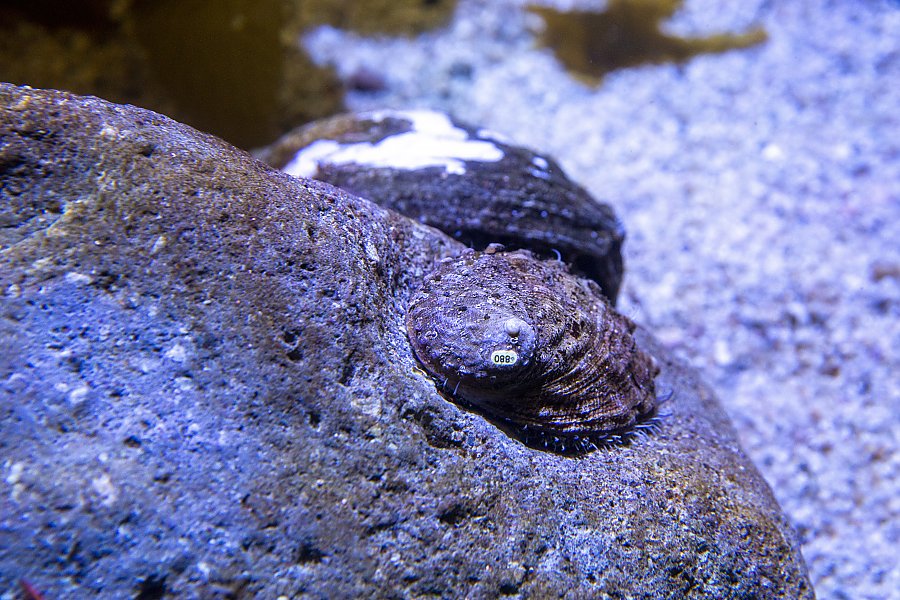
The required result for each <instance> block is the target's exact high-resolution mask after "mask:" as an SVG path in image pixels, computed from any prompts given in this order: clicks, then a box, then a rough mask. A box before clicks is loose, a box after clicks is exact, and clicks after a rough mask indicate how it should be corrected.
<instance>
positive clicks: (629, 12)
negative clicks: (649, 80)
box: [528, 0, 768, 83]
mask: <svg viewBox="0 0 900 600" xmlns="http://www.w3.org/2000/svg"><path fill="white" fill-rule="evenodd" d="M683 3H684V2H683V0H609V3H608V4H607V8H606V10H604V11H602V12H594V11H582V10H573V11H565V12H562V11H558V10H555V9H552V8H548V7H545V6H535V5H532V6H529V7H528V10H530V11H531V12H533V13H535V14H538V15H540V16H541V17H542V18H543V19H544V23H545V25H546V27H545V29H544V32H543V33H542V35H541V43H542V44H543V45H545V46H547V47H549V48H551V49H552V50H553V51H554V52H555V53H556V56H557V58H558V59H559V60H560V61H561V62H562V63H563V64H564V65H565V67H566V68H567V69H568V70H569V71H571V72H572V73H574V74H577V75H580V76H583V77H585V78H587V79H589V80H591V81H592V82H594V83H597V82H599V80H600V79H601V78H602V77H603V75H604V74H606V73H609V72H610V71H615V70H616V69H622V68H625V67H634V66H638V65H643V64H648V63H649V64H654V63H664V62H684V61H686V60H688V59H690V58H691V57H693V56H696V55H697V54H709V53H719V52H726V51H728V50H734V49H738V48H748V47H751V46H755V45H757V44H760V43H762V42H764V41H765V40H766V39H767V37H768V36H767V35H766V32H765V31H764V30H763V29H761V28H757V29H752V30H750V31H748V32H746V33H739V34H730V33H720V34H716V35H712V36H709V37H702V38H681V37H677V36H671V35H668V34H665V33H663V32H662V31H660V28H659V27H660V23H661V22H662V21H663V20H664V19H667V18H669V17H671V16H672V15H673V14H674V13H675V11H677V10H678V9H679V8H680V7H681V6H682V4H683Z"/></svg>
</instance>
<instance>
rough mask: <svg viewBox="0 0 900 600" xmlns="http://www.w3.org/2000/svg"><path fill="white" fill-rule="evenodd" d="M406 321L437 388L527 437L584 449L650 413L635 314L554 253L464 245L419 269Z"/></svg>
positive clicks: (624, 433)
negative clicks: (543, 256)
mask: <svg viewBox="0 0 900 600" xmlns="http://www.w3.org/2000/svg"><path fill="white" fill-rule="evenodd" d="M406 323H407V331H408V335H409V339H410V343H411V345H412V348H413V351H414V353H415V355H416V357H417V359H418V360H419V362H420V363H421V364H422V366H423V367H424V368H425V370H426V371H427V372H428V373H429V374H430V375H431V376H432V377H433V378H434V379H435V381H436V384H437V386H438V388H439V389H440V390H441V392H442V393H443V394H445V395H447V396H449V397H450V398H451V399H452V400H454V401H456V402H458V403H460V404H462V405H464V406H466V407H468V408H471V409H473V410H475V411H477V412H479V413H481V414H482V415H484V416H485V417H487V418H488V419H490V420H491V421H493V422H495V423H496V424H498V425H499V426H501V427H502V428H503V429H504V430H506V431H507V432H509V433H512V434H513V435H514V436H516V437H518V438H519V439H521V440H522V441H524V442H525V443H527V444H529V445H531V446H537V447H540V448H547V449H550V450H554V451H558V452H563V453H570V452H585V451H589V450H592V449H595V448H597V447H599V446H601V445H604V444H609V443H613V442H619V441H622V440H625V439H628V438H629V437H630V436H632V435H633V434H634V433H635V432H636V431H639V430H640V429H641V428H642V427H646V426H647V424H648V423H651V422H652V421H653V418H654V415H655V413H656V406H657V400H656V389H655V384H654V377H655V376H656V374H657V373H658V371H659V369H658V367H657V366H656V364H655V361H654V359H653V358H652V357H651V356H650V355H649V354H647V353H645V352H643V351H642V350H641V349H640V348H638V346H637V343H636V341H635V339H634V337H633V336H632V332H633V331H634V329H635V325H634V323H633V322H632V321H631V320H630V319H628V318H627V317H625V316H624V315H621V314H619V313H618V312H616V311H615V309H613V308H612V307H611V305H610V304H609V302H608V301H607V300H606V299H605V297H604V296H603V294H602V293H601V292H600V289H599V287H598V286H597V284H596V283H594V282H593V281H590V280H586V279H580V278H577V277H575V276H573V275H571V274H570V273H569V272H568V269H567V267H566V266H565V265H564V264H563V263H561V262H559V261H553V260H540V259H538V258H536V257H535V256H534V255H533V254H532V253H530V252H528V251H524V250H519V251H514V252H506V251H503V250H501V249H498V248H497V247H495V246H491V247H489V248H488V249H487V250H486V251H485V252H477V251H473V250H469V251H467V252H465V253H464V254H462V255H461V256H459V257H457V258H453V259H448V260H445V261H444V262H442V263H441V264H439V265H438V266H437V268H436V269H435V271H434V272H432V273H431V274H430V275H428V276H427V277H426V278H425V279H424V281H423V283H422V285H421V287H420V288H419V289H418V290H417V291H416V292H415V293H414V294H413V296H412V298H411V299H410V303H409V309H408V312H407V320H406Z"/></svg>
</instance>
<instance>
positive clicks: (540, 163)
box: [528, 156, 550, 179]
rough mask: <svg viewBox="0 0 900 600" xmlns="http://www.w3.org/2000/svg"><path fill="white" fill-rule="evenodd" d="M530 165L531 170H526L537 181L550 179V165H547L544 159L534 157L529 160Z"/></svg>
mask: <svg viewBox="0 0 900 600" xmlns="http://www.w3.org/2000/svg"><path fill="white" fill-rule="evenodd" d="M531 164H532V165H533V168H529V169H528V172H529V173H531V174H532V175H534V176H535V177H537V178H538V179H550V172H549V169H550V163H548V162H547V160H546V159H545V158H543V157H540V156H534V157H533V158H532V159H531Z"/></svg>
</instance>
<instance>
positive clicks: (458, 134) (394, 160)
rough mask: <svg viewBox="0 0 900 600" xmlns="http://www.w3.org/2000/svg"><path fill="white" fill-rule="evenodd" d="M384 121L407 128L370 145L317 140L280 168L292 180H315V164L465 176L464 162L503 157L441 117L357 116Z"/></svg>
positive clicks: (388, 113) (411, 114) (402, 113)
mask: <svg viewBox="0 0 900 600" xmlns="http://www.w3.org/2000/svg"><path fill="white" fill-rule="evenodd" d="M388 117H393V118H398V119H403V120H406V121H409V122H410V123H411V127H412V130H411V131H407V132H404V133H398V134H396V135H392V136H388V137H386V138H384V139H383V140H381V141H379V142H377V143H374V144H373V143H369V142H360V143H355V144H342V143H340V142H336V141H334V140H316V141H315V142H313V143H312V144H310V145H309V146H306V147H305V148H303V149H301V150H300V151H299V152H297V154H295V155H294V158H293V159H291V162H289V163H288V164H287V165H286V166H285V167H284V169H282V170H283V171H284V172H285V173H287V174H289V175H293V176H294V177H314V176H315V174H316V171H317V170H318V168H319V165H320V164H333V165H343V164H357V165H361V166H365V167H375V168H378V167H384V168H391V169H404V170H416V169H424V168H426V167H443V168H444V170H445V171H446V172H447V173H451V174H454V175H464V174H465V172H466V164H465V162H464V161H467V160H471V161H478V162H496V161H498V160H501V159H502V158H503V156H504V154H503V151H502V150H501V149H500V148H498V147H497V146H496V145H494V144H493V143H491V142H489V141H486V140H478V139H471V138H469V134H468V133H467V132H466V131H465V130H464V129H461V128H459V127H456V126H454V125H453V122H452V121H451V120H450V118H449V117H448V116H447V115H445V114H444V113H440V112H435V111H428V110H414V111H381V112H377V113H371V114H363V115H361V116H360V118H362V119H371V120H373V121H376V122H378V121H383V120H384V119H386V118H388Z"/></svg>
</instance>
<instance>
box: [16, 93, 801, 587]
mask: <svg viewBox="0 0 900 600" xmlns="http://www.w3.org/2000/svg"><path fill="white" fill-rule="evenodd" d="M0 219H2V223H3V227H4V231H5V233H4V235H3V238H2V243H0V244H2V245H0V293H2V296H0V300H2V303H0V314H2V318H0V348H2V352H0V381H2V387H0V447H2V448H3V458H2V462H0V470H2V472H0V475H2V477H0V494H2V501H0V589H4V590H13V589H15V588H16V586H18V585H19V584H18V582H19V580H20V579H21V578H25V579H27V580H28V581H29V582H30V584H31V585H32V586H34V588H35V589H37V590H38V591H40V592H41V593H43V594H44V596H45V597H47V598H64V597H77V598H125V597H163V596H171V597H178V598H191V597H220V596H226V595H231V596H236V597H266V598H275V597H277V596H279V595H285V596H288V597H310V598H339V597H386V596H399V597H422V596H428V595H431V596H436V597H441V596H443V597H451V596H469V597H498V596H502V595H511V596H513V595H519V596H520V597H533V598H546V597H561V596H565V595H569V596H572V597H635V598H641V597H647V598H671V597H684V598H713V597H715V598H749V597H770V598H771V597H785V598H810V597H812V590H811V588H810V585H809V581H808V579H807V575H806V569H805V566H804V564H803V560H802V558H801V557H800V554H799V551H798V547H797V541H796V537H795V536H794V534H793V532H792V531H791V530H790V528H789V527H788V525H787V524H786V522H785V520H784V518H783V516H782V514H781V512H780V510H779V508H778V506H777V505H776V503H775V501H774V499H773V497H772V494H771V492H770V490H769V489H768V487H767V486H766V484H765V482H764V481H763V480H762V479H761V478H760V476H759V474H758V473H757V472H756V470H755V469H754V468H753V465H752V464H751V463H750V462H749V460H748V459H747V457H746V456H745V455H744V454H743V453H742V452H741V450H740V449H739V448H738V445H737V441H736V439H735V435H734V432H733V431H732V428H731V426H730V425H729V423H728V420H727V418H726V417H725V415H724V413H723V411H722V410H721V408H720V407H719V405H718V403H717V401H716V400H715V399H714V398H713V396H712V395H711V393H710V392H709V391H708V389H707V388H706V387H704V386H703V385H702V384H701V383H700V382H699V381H698V380H697V376H696V375H695V374H694V373H693V371H691V370H690V369H688V368H686V367H684V366H683V365H680V364H679V363H677V362H676V361H674V360H673V359H672V358H671V357H670V356H669V355H667V354H666V352H665V351H664V350H663V349H662V348H660V347H659V345H658V344H656V343H655V342H654V340H653V339H652V338H651V337H650V336H649V335H647V334H646V332H644V331H642V330H641V329H640V328H638V330H637V331H636V332H635V336H636V340H637V344H638V346H639V347H640V348H641V349H642V350H643V351H645V352H647V353H648V354H649V355H651V356H653V357H654V358H655V359H656V361H657V363H658V364H659V367H660V369H661V370H660V373H659V375H658V377H657V378H656V385H657V387H658V388H659V389H660V390H661V391H662V392H663V393H665V392H671V393H672V398H671V400H669V401H668V402H667V403H666V404H665V409H666V412H667V413H668V414H667V415H666V416H665V417H664V421H663V423H662V425H661V426H660V428H659V430H658V431H657V432H655V433H654V434H653V435H651V436H648V437H646V438H640V439H636V440H634V441H633V442H632V443H631V444H630V445H626V446H619V447H615V448H612V449H604V450H601V451H597V452H593V453H591V454H589V455H587V456H586V457H584V458H570V457H567V456H561V455H558V454H554V453H549V452H545V451H542V450H539V449H535V448H531V447H529V446H526V445H524V444H522V443H521V442H520V441H518V440H516V439H514V438H512V437H510V436H508V435H506V434H505V433H504V432H502V431H501V430H499V429H498V428H497V427H496V426H495V425H493V424H492V423H490V422H488V421H486V420H485V419H483V418H482V417H481V416H479V415H477V414H474V413H470V412H467V411H466V410H464V409H462V408H460V407H459V406H457V405H455V404H453V403H451V402H448V401H446V400H445V399H444V398H442V397H441V396H440V395H439V394H438V393H437V391H436V390H435V385H434V383H433V381H432V380H431V379H430V378H429V377H427V376H426V375H425V374H424V373H423V372H422V371H421V370H420V368H419V367H418V363H417V361H416V359H415V358H414V356H413V352H412V349H411V348H410V345H409V342H408V339H407V335H406V327H405V310H406V306H407V304H408V302H409V299H410V297H411V294H412V292H413V290H414V289H416V288H417V287H418V286H419V285H420V283H421V278H422V277H423V276H424V275H425V273H427V272H429V271H431V270H432V269H433V268H434V266H435V265H436V263H438V262H439V261H440V260H442V259H444V258H447V257H452V256H456V255H459V254H460V253H461V252H463V251H464V247H463V246H462V245H460V244H458V243H456V242H454V241H453V240H452V239H450V238H449V237H446V236H444V235H442V234H440V233H438V232H437V231H435V230H432V229H429V228H426V227H423V226H421V225H419V224H417V223H415V222H414V221H412V220H409V219H407V218H405V217H402V216H400V215H398V214H396V213H393V212H390V211H388V210H384V209H382V208H379V207H377V206H376V205H374V204H372V203H371V202H368V201H366V200H362V199H359V198H355V197H352V196H349V195H347V194H346V193H344V192H341V191H339V190H337V189H335V188H332V187H330V186H328V185H326V184H322V183H318V182H314V181H308V180H301V179H296V178H292V177H290V176H288V175H286V174H283V173H279V172H277V171H275V170H272V169H270V168H269V167H266V166H265V165H263V164H261V163H259V162H257V161H255V160H254V159H253V158H252V157H250V156H249V155H248V154H245V153H243V152H241V151H238V150H235V149H234V148H231V147H229V146H228V145H226V144H225V143H223V142H221V141H220V140H218V139H216V138H213V137H211V136H208V135H204V134H201V133H198V132H196V131H194V130H192V129H190V128H189V127H186V126H184V125H180V124H178V123H175V122H173V121H171V120H169V119H166V118H164V117H161V116H159V115H156V114H154V113H151V112H148V111H144V110H140V109H137V108H134V107H126V106H115V105H112V104H108V103H106V102H103V101H102V100H98V99H96V98H80V97H76V96H71V95H67V94H64V93H60V92H46V91H38V90H32V89H26V88H16V87H13V86H9V85H2V86H0Z"/></svg>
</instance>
